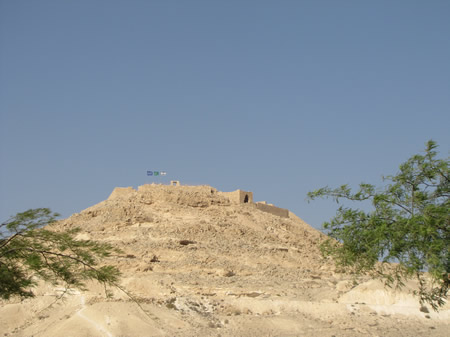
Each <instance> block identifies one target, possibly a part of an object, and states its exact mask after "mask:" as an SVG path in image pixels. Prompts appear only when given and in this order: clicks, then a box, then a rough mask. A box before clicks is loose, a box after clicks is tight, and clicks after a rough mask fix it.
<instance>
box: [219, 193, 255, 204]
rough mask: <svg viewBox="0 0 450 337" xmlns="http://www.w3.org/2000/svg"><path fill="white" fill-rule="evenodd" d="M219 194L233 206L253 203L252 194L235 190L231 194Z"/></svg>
mask: <svg viewBox="0 0 450 337" xmlns="http://www.w3.org/2000/svg"><path fill="white" fill-rule="evenodd" d="M220 194H221V195H223V196H225V197H227V198H228V199H230V201H231V202H233V203H235V204H244V203H249V204H251V203H253V192H247V191H242V190H236V191H233V192H221V193H220Z"/></svg>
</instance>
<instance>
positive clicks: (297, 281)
mask: <svg viewBox="0 0 450 337" xmlns="http://www.w3.org/2000/svg"><path fill="white" fill-rule="evenodd" d="M74 227H80V228H81V229H82V231H81V232H80V234H79V238H80V239H93V240H97V241H103V242H108V243H111V244H113V245H115V246H117V247H118V248H120V249H122V251H123V252H124V253H123V254H120V255H119V256H113V257H110V258H109V259H108V260H107V261H106V262H107V263H108V264H113V265H116V266H118V267H119V268H120V270H121V271H122V273H123V279H122V283H121V284H122V286H123V287H124V289H126V290H127V291H128V292H130V293H131V294H132V295H133V298H134V299H135V300H136V302H135V301H133V300H131V299H130V298H129V297H128V296H127V295H126V294H124V293H123V292H122V291H120V290H118V289H112V291H113V295H112V297H106V296H105V293H104V290H103V289H102V288H101V287H100V286H99V285H97V284H90V285H89V290H88V291H84V292H80V291H78V290H73V291H70V292H67V293H65V295H64V296H63V299H62V300H60V301H56V302H55V298H56V296H58V295H59V294H61V292H62V291H63V289H58V288H55V287H52V286H50V285H48V284H42V285H41V286H40V287H38V288H37V289H36V297H35V298H33V299H27V300H24V301H22V302H20V301H16V302H14V301H9V302H3V303H2V304H1V307H0V336H27V337H28V336H34V337H38V336H49V337H53V336H54V337H56V336H62V335H64V336H65V337H70V336H77V337H79V336H313V335H317V334H319V335H321V336H333V335H334V336H360V335H371V336H375V335H378V336H410V335H422V336H425V335H426V336H444V335H445V334H446V333H447V329H448V323H449V322H450V310H449V308H448V307H447V308H444V309H443V310H441V311H440V312H439V313H436V312H434V311H432V310H426V309H424V308H422V311H420V310H419V308H420V305H419V304H418V302H417V300H416V299H415V298H413V297H412V296H411V295H410V293H409V292H410V291H411V290H412V289H414V287H415V285H414V284H410V289H409V290H408V289H405V290H403V291H401V292H393V291H392V290H386V289H385V288H384V287H383V286H382V285H381V284H379V283H377V282H376V281H372V280H367V282H365V283H363V284H360V285H358V286H356V285H355V284H354V283H353V282H352V278H351V275H345V274H340V273H337V272H336V271H335V269H334V267H333V265H332V264H331V263H330V262H329V261H327V260H324V259H323V258H322V257H321V254H320V251H319V244H320V242H321V241H323V240H324V239H326V236H325V235H324V234H322V233H321V232H319V231H317V230H315V229H314V228H312V227H311V226H309V225H308V224H306V223H305V222H304V221H302V220H301V219H300V218H298V217H297V216H295V215H294V214H293V213H289V217H288V218H283V217H279V216H276V215H272V214H270V213H266V212H262V211H261V210H259V209H257V208H256V207H255V205H254V204H253V203H243V204H238V203H234V202H232V201H230V200H229V199H228V198H227V197H226V195H225V194H223V193H221V192H219V191H217V190H216V189H214V188H212V187H210V186H165V185H153V184H152V185H144V186H140V187H139V188H138V190H134V189H132V188H117V189H115V190H114V191H113V193H112V194H111V196H110V197H109V198H108V199H107V200H105V201H103V202H100V203H99V204H97V205H94V206H92V207H90V208H88V209H86V210H84V211H82V212H80V213H79V214H74V215H73V216H71V217H70V218H68V219H66V220H63V221H60V222H58V223H56V224H53V225H51V228H52V229H53V230H58V231H64V230H67V229H69V228H74ZM427 311H428V312H427Z"/></svg>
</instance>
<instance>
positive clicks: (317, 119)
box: [0, 0, 450, 227]
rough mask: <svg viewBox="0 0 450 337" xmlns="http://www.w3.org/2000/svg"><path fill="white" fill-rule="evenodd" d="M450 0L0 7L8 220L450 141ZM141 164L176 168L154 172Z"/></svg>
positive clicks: (377, 161)
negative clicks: (124, 193)
mask: <svg viewBox="0 0 450 337" xmlns="http://www.w3.org/2000/svg"><path fill="white" fill-rule="evenodd" d="M449 18H450V1H448V0H442V1H439V0H429V1H423V0H419V1H415V0H405V1H401V0H398V1H387V0H386V1H385V0H376V1H361V0H354V1H352V0H340V1H336V0H329V1H326V0H311V1H303V0H295V1H289V0H278V1H275V0H272V1H265V0H253V1H252V0H227V1H219V0H203V1H199V0H189V1H187V0H165V1H162V0H145V1H138V0H126V1H125V0H121V1H117V0H116V1H113V0H105V1H101V0H73V1H68V0H67V1H64V0H39V1H21V0H14V1H13V0H0V115H1V117H0V164H1V165H0V220H1V221H4V220H6V219H8V218H9V216H11V215H13V214H15V213H16V212H19V211H23V210H26V209H28V208H35V207H50V208H51V209H52V210H54V211H57V212H59V213H61V214H62V215H63V216H64V217H67V216H69V215H71V214H73V213H75V212H79V211H81V210H82V209H85V208H87V207H89V206H91V205H93V204H95V203H98V202H100V201H102V200H104V199H106V198H107V197H108V195H109V194H110V193H111V191H112V190H113V188H114V187H116V186H134V187H137V186H139V185H142V184H145V183H150V182H162V183H167V182H168V181H169V180H180V181H181V183H185V184H208V185H212V186H214V187H216V188H218V189H219V190H222V191H232V190H235V189H238V188H240V189H244V190H250V191H253V192H254V199H255V200H266V201H268V202H271V203H274V204H275V205H278V206H280V207H284V208H289V209H290V210H291V211H293V212H295V213H296V214H297V215H298V216H300V217H301V218H303V219H304V220H305V221H307V222H308V223H310V224H311V225H313V226H315V227H320V225H321V223H322V222H323V221H325V220H327V219H329V218H330V217H331V216H332V215H333V214H334V212H335V209H336V204H333V203H332V202H331V201H317V202H313V203H310V204H308V203H307V202H306V201H305V197H306V193H307V192H308V191H311V190H313V189H315V188H319V187H322V186H325V185H329V186H337V185H340V184H343V183H349V184H351V185H353V186H354V185H356V184H358V183H359V182H361V181H365V182H368V183H375V184H377V183H379V182H380V181H381V176H382V175H383V174H393V173H396V172H397V168H398V165H399V164H400V163H401V162H403V161H405V160H406V159H407V158H408V157H409V156H411V155H412V154H415V153H418V152H420V151H423V149H424V147H425V145H424V144H425V142H426V141H427V140H429V139H431V138H432V139H434V140H436V141H437V142H438V144H439V145H440V153H441V157H442V156H447V155H448V153H449V145H450V132H449V125H450V110H449V108H450V19H449ZM147 170H163V171H167V176H166V177H158V178H157V177H154V178H150V177H147V175H146V172H147Z"/></svg>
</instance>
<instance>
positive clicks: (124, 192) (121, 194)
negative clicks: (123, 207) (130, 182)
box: [108, 187, 137, 200]
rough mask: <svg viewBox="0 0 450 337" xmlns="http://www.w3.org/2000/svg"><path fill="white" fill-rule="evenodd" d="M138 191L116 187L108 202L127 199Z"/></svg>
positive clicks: (131, 188)
mask: <svg viewBox="0 0 450 337" xmlns="http://www.w3.org/2000/svg"><path fill="white" fill-rule="evenodd" d="M136 192H137V191H136V190H135V189H134V188H133V187H116V188H115V189H114V190H113V191H112V192H111V194H110V195H109V197H108V200H114V199H121V198H127V197H130V196H132V195H133V194H135V193H136Z"/></svg>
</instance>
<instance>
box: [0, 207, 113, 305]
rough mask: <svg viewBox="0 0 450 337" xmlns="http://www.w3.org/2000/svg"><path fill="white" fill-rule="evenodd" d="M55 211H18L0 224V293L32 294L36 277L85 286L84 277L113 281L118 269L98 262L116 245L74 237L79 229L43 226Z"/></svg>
mask: <svg viewBox="0 0 450 337" xmlns="http://www.w3.org/2000/svg"><path fill="white" fill-rule="evenodd" d="M57 216H58V214H57V213H52V212H51V211H50V210H49V209H48V208H38V209H30V210H28V211H25V212H22V213H18V214H16V215H15V216H14V217H12V218H11V219H9V220H8V221H7V222H5V223H3V224H1V225H0V297H1V298H3V299H8V298H10V297H11V296H19V297H32V296H33V292H32V290H31V289H32V288H33V287H34V286H36V284H37V281H38V280H39V279H42V280H45V281H49V282H52V283H53V284H58V283H59V284H63V285H64V286H65V287H66V288H69V287H76V288H81V289H83V288H84V285H85V281H87V280H97V281H99V282H100V283H102V284H103V285H105V286H106V285H108V284H109V285H115V284H116V282H117V280H118V277H119V276H120V272H119V270H118V269H117V268H115V267H113V266H109V265H102V266H99V262H101V261H102V259H104V258H105V257H108V256H110V254H111V253H112V252H114V251H116V249H114V248H113V247H112V246H110V245H108V244H105V243H99V242H95V241H90V240H77V239H76V238H75V237H76V234H77V233H78V232H79V231H80V229H71V230H67V231H65V232H56V231H53V230H49V229H47V228H45V227H44V226H46V225H47V224H51V223H52V222H54V221H55V219H56V217H57Z"/></svg>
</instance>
